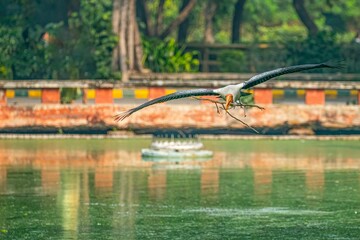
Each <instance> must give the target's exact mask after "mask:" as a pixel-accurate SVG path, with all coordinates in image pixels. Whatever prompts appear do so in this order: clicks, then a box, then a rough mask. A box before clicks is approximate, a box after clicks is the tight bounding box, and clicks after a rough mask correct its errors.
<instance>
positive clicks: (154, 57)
mask: <svg viewBox="0 0 360 240" xmlns="http://www.w3.org/2000/svg"><path fill="white" fill-rule="evenodd" d="M143 46H144V49H143V50H144V64H145V66H146V67H147V68H149V69H151V70H152V71H153V72H169V73H177V72H197V71H198V70H199V60H198V59H197V55H198V54H197V52H196V51H192V52H185V49H184V47H180V46H178V45H177V44H176V42H175V40H174V39H170V40H168V41H160V40H158V39H143Z"/></svg>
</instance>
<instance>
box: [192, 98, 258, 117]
mask: <svg viewBox="0 0 360 240" xmlns="http://www.w3.org/2000/svg"><path fill="white" fill-rule="evenodd" d="M192 98H194V99H196V100H205V101H209V102H212V103H215V106H216V110H217V113H220V110H219V106H218V104H220V105H222V106H224V109H225V108H226V106H227V108H226V109H229V107H232V108H235V107H241V108H243V109H244V117H246V113H245V108H246V107H250V108H251V107H255V108H258V109H260V110H265V108H263V107H261V106H259V105H256V104H244V103H241V102H239V103H236V102H227V101H226V102H224V101H220V100H214V99H210V98H203V97H192Z"/></svg>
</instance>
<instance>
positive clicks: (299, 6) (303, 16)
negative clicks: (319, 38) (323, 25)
mask: <svg viewBox="0 0 360 240" xmlns="http://www.w3.org/2000/svg"><path fill="white" fill-rule="evenodd" d="M293 6H294V8H295V11H296V13H297V15H298V16H299V18H300V20H301V22H302V23H303V24H304V25H305V27H306V28H307V30H308V32H309V34H310V35H311V36H314V35H316V34H317V33H318V31H319V29H318V27H317V26H316V24H315V23H314V21H313V20H312V19H311V17H310V15H309V14H308V12H307V11H306V8H305V5H304V0H293Z"/></svg>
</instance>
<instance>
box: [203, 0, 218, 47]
mask: <svg viewBox="0 0 360 240" xmlns="http://www.w3.org/2000/svg"><path fill="white" fill-rule="evenodd" d="M216 8H217V3H216V2H215V1H213V0H209V1H208V3H207V4H206V5H205V31H204V42H205V43H214V42H215V40H214V33H213V23H214V16H215V13H216Z"/></svg>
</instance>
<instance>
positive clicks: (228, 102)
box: [225, 94, 234, 110]
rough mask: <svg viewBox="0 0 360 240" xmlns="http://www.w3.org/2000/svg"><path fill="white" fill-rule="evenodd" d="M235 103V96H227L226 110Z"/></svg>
mask: <svg viewBox="0 0 360 240" xmlns="http://www.w3.org/2000/svg"><path fill="white" fill-rule="evenodd" d="M233 101H234V98H233V95H232V94H228V95H226V103H225V110H228V109H229V106H230V104H231V103H232V102H233Z"/></svg>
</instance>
